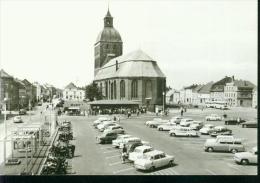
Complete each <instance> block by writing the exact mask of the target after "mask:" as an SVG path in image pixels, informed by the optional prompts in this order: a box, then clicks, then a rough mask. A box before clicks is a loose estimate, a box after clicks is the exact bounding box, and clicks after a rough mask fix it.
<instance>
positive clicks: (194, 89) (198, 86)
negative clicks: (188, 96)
mask: <svg viewBox="0 0 260 183" xmlns="http://www.w3.org/2000/svg"><path fill="white" fill-rule="evenodd" d="M203 86H204V85H197V86H196V87H195V88H193V89H192V92H199V90H200V89H201V88H202V87H203Z"/></svg>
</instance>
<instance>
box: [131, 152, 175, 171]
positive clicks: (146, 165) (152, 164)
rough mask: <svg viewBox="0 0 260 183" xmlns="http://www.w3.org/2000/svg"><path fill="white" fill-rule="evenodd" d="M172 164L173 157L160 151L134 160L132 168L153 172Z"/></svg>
mask: <svg viewBox="0 0 260 183" xmlns="http://www.w3.org/2000/svg"><path fill="white" fill-rule="evenodd" d="M173 163H174V156H170V155H167V154H165V153H164V152H162V151H158V150H154V151H151V152H148V153H145V155H144V156H143V157H142V158H139V159H137V160H135V162H134V167H135V168H136V169H140V170H155V169H156V168H159V167H163V166H166V165H169V166H172V165H173Z"/></svg>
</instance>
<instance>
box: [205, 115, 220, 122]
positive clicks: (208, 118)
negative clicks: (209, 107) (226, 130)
mask: <svg viewBox="0 0 260 183" xmlns="http://www.w3.org/2000/svg"><path fill="white" fill-rule="evenodd" d="M205 119H206V121H221V117H220V116H219V115H217V114H211V115H209V116H206V118H205Z"/></svg>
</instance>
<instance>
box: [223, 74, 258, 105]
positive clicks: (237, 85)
mask: <svg viewBox="0 0 260 183" xmlns="http://www.w3.org/2000/svg"><path fill="white" fill-rule="evenodd" d="M254 87H255V85H254V84H253V83H251V82H249V81H245V80H234V77H233V78H232V81H231V82H230V83H226V86H225V87H224V96H225V100H226V101H227V102H228V105H229V106H231V107H238V106H241V107H251V106H252V103H253V102H252V101H253V89H254Z"/></svg>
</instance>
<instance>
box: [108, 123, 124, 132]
mask: <svg viewBox="0 0 260 183" xmlns="http://www.w3.org/2000/svg"><path fill="white" fill-rule="evenodd" d="M108 132H114V133H117V134H124V133H125V130H124V129H123V127H122V126H120V125H115V126H108V127H107V128H106V129H105V130H104V133H108Z"/></svg>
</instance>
